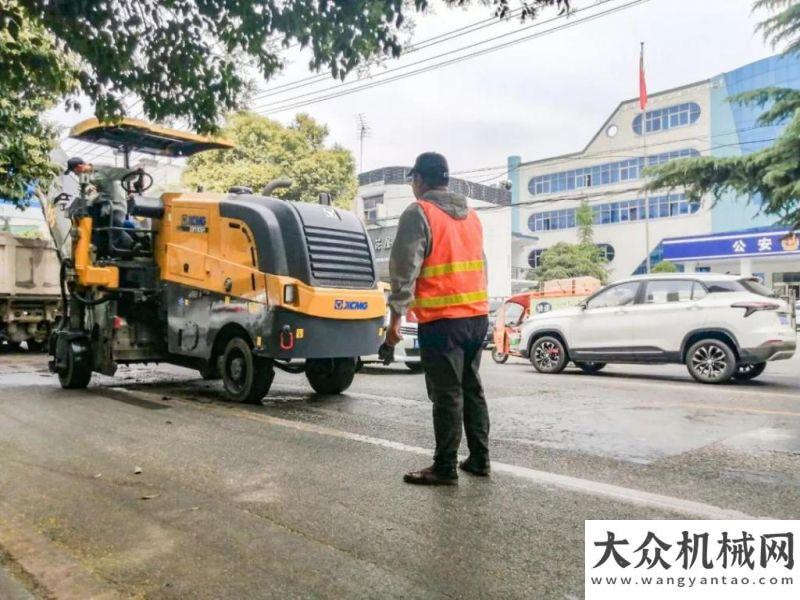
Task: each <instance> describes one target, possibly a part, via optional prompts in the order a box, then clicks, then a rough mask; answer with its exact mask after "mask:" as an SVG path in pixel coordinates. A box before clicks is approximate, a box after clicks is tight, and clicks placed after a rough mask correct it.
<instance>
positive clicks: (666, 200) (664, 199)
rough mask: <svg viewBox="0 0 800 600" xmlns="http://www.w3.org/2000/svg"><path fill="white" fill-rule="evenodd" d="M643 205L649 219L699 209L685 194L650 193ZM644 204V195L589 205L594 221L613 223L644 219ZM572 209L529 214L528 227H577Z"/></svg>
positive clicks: (544, 228)
mask: <svg viewBox="0 0 800 600" xmlns="http://www.w3.org/2000/svg"><path fill="white" fill-rule="evenodd" d="M647 204H648V207H649V209H650V218H651V219H667V218H670V217H681V216H685V215H693V214H695V213H696V212H697V211H698V210H700V204H699V203H698V202H694V201H691V200H689V199H688V198H687V197H686V195H685V194H667V195H664V196H653V197H651V198H649V199H648V202H647ZM644 206H645V201H644V198H638V199H636V200H622V201H620V202H608V203H604V204H595V205H594V206H592V211H593V212H594V224H595V225H613V224H615V223H630V222H633V221H643V220H644V219H646V218H647V216H646V214H645V209H644ZM575 210H576V209H574V208H565V209H561V210H547V211H543V212H537V213H533V214H532V215H531V216H530V217H529V218H528V227H529V228H530V229H531V231H533V232H537V231H558V230H562V229H573V228H575V227H576V226H577V223H576V221H575Z"/></svg>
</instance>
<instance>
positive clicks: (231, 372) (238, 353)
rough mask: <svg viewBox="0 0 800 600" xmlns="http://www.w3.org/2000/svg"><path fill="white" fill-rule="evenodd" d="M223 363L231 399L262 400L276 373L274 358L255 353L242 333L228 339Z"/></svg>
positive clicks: (224, 379)
mask: <svg viewBox="0 0 800 600" xmlns="http://www.w3.org/2000/svg"><path fill="white" fill-rule="evenodd" d="M221 366H222V383H223V386H224V387H225V396H226V398H227V399H228V400H231V401H232V402H245V403H248V404H260V403H261V399H262V398H263V397H264V396H266V395H267V392H268V391H269V388H270V386H271V385H272V380H273V378H274V377H275V371H274V369H273V367H272V361H271V360H269V359H268V358H262V357H260V356H256V355H255V354H253V350H252V348H251V347H250V344H249V343H247V341H246V340H244V339H243V338H240V337H235V338H233V339H232V340H231V341H230V342H228V345H227V346H226V347H225V354H223V356H222V365H221Z"/></svg>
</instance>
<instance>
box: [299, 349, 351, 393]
mask: <svg viewBox="0 0 800 600" xmlns="http://www.w3.org/2000/svg"><path fill="white" fill-rule="evenodd" d="M355 374H356V361H355V359H353V358H309V359H308V360H307V361H306V379H308V383H310V384H311V387H312V388H314V391H315V392H317V393H318V394H341V393H342V392H343V391H345V390H346V389H347V388H349V387H350V384H351V383H353V377H355Z"/></svg>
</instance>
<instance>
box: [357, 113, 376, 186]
mask: <svg viewBox="0 0 800 600" xmlns="http://www.w3.org/2000/svg"><path fill="white" fill-rule="evenodd" d="M356 123H357V124H358V139H359V145H360V148H359V161H358V172H359V173H363V172H364V140H365V139H366V138H367V137H369V134H370V133H371V132H372V129H370V126H369V124H368V123H367V117H366V116H365V115H364V113H359V114H358V116H357V117H356Z"/></svg>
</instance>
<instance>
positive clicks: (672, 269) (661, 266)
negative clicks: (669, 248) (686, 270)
mask: <svg viewBox="0 0 800 600" xmlns="http://www.w3.org/2000/svg"><path fill="white" fill-rule="evenodd" d="M650 272H651V273H677V272H678V267H677V265H675V263H672V262H670V261H668V260H662V261H661V262H660V263H658V264H657V265H656V266H655V267H653V268H652V269H650Z"/></svg>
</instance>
